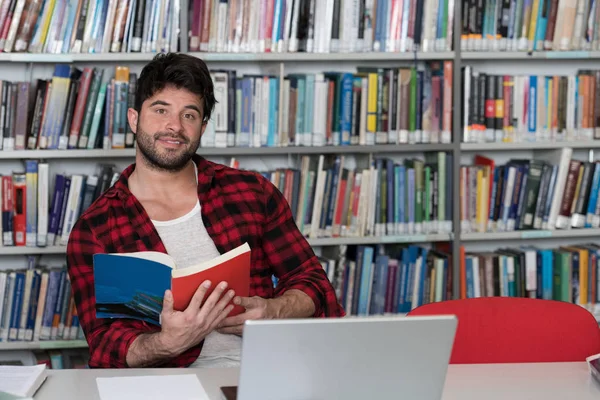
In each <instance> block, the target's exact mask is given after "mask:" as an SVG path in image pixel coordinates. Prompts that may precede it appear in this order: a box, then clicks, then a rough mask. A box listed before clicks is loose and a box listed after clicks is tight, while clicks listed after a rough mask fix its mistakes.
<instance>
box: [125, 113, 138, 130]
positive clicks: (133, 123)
mask: <svg viewBox="0 0 600 400" xmlns="http://www.w3.org/2000/svg"><path fill="white" fill-rule="evenodd" d="M138 118H139V114H138V112H137V111H136V110H134V109H133V108H128V109H127V121H128V122H129V127H130V128H131V132H133V133H134V134H136V133H137V125H138Z"/></svg>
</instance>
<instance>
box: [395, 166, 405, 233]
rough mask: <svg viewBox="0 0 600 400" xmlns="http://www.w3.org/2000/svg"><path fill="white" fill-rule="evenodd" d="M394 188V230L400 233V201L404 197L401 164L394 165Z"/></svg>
mask: <svg viewBox="0 0 600 400" xmlns="http://www.w3.org/2000/svg"><path fill="white" fill-rule="evenodd" d="M394 190H395V192H396V195H395V196H394V219H393V221H394V232H395V233H399V227H400V203H402V201H401V200H403V198H401V197H400V166H399V165H398V164H396V165H394Z"/></svg>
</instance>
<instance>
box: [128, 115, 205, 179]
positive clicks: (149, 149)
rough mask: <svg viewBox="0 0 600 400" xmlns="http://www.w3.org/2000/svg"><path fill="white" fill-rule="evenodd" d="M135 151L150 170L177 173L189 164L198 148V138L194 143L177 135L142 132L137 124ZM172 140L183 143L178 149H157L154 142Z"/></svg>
mask: <svg viewBox="0 0 600 400" xmlns="http://www.w3.org/2000/svg"><path fill="white" fill-rule="evenodd" d="M135 136H136V141H137V150H138V151H139V152H140V153H141V154H142V156H143V158H144V161H145V163H146V165H148V166H149V167H150V168H152V169H155V170H160V171H166V172H179V171H181V170H182V169H183V168H185V166H186V165H187V164H188V163H189V162H190V160H191V159H192V157H193V156H194V154H195V153H196V151H197V150H198V147H199V146H200V137H198V139H197V140H196V141H190V140H189V139H188V138H186V137H185V136H183V135H181V134H177V133H166V132H156V133H154V134H151V133H147V132H144V130H143V129H142V128H141V127H140V124H139V123H138V126H137V132H136V135H135ZM165 137H167V138H172V139H173V140H177V141H180V142H181V143H183V146H182V148H180V149H162V150H161V149H159V148H158V147H157V143H156V141H157V140H159V139H160V138H165Z"/></svg>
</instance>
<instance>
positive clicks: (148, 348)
mask: <svg viewBox="0 0 600 400" xmlns="http://www.w3.org/2000/svg"><path fill="white" fill-rule="evenodd" d="M175 356H176V354H174V352H173V351H172V350H171V349H169V348H168V346H166V345H165V344H164V342H163V341H162V336H161V334H160V332H157V333H144V334H141V335H140V336H138V337H137V338H136V339H135V340H134V341H133V343H131V345H130V346H129V350H128V351H127V365H128V366H129V367H130V368H142V367H150V366H152V365H155V364H159V363H161V362H164V361H167V360H169V359H170V358H173V357H175Z"/></svg>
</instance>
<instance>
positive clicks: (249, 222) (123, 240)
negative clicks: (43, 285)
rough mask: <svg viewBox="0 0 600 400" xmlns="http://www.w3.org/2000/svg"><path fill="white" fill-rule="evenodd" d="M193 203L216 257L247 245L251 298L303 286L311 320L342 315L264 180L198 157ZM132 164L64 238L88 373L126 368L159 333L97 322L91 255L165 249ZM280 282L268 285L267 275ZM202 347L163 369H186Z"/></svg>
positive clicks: (144, 326)
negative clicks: (133, 182)
mask: <svg viewBox="0 0 600 400" xmlns="http://www.w3.org/2000/svg"><path fill="white" fill-rule="evenodd" d="M194 161H195V162H196V164H197V166H198V198H199V200H200V204H201V206H202V207H201V209H202V219H203V221H204V224H205V226H206V230H207V231H208V233H209V235H210V236H211V238H212V240H213V241H214V243H215V245H216V247H217V249H218V250H219V252H221V254H222V253H225V252H227V251H229V250H231V249H233V248H235V247H237V246H239V245H241V244H243V243H244V242H247V243H248V244H249V245H250V248H251V249H252V270H251V279H250V296H260V297H263V298H273V297H277V296H280V295H281V294H283V293H284V292H285V291H286V290H289V289H300V290H302V291H303V292H304V293H306V294H308V295H309V296H310V298H311V299H312V300H313V301H314V303H315V307H316V311H315V314H314V316H315V317H341V316H344V315H345V313H344V310H343V309H342V308H341V306H340V305H339V304H338V302H337V299H336V296H335V292H334V290H333V288H332V286H331V284H330V282H329V280H328V279H327V276H326V274H325V273H324V271H323V268H322V267H321V264H320V263H319V262H318V260H317V258H316V256H315V254H314V253H313V251H312V249H311V247H310V245H309V244H308V242H307V241H306V240H305V238H304V237H303V236H302V234H301V233H300V231H299V230H298V229H297V227H296V225H295V222H294V220H293V218H292V214H291V211H290V208H289V206H288V203H287V202H286V201H285V199H284V197H283V195H282V194H281V192H280V191H279V190H277V188H275V187H274V186H273V185H272V184H271V182H269V181H268V180H267V179H265V178H264V177H263V176H262V175H260V174H257V173H254V172H250V171H241V170H235V169H232V168H228V167H226V166H223V165H220V164H215V163H211V162H209V161H207V160H205V159H203V158H202V157H200V156H195V157H194ZM134 168H135V164H133V165H131V166H129V167H128V168H127V169H126V170H125V171H123V173H122V174H121V177H120V178H119V180H118V181H117V182H116V183H115V185H114V186H113V187H111V188H110V189H108V190H107V191H106V192H105V193H104V194H103V195H102V196H101V197H100V198H99V199H98V200H97V201H96V202H94V204H92V206H91V207H90V208H89V209H88V210H86V211H85V212H84V213H83V214H82V216H81V217H80V218H79V220H78V221H77V223H76V224H75V226H74V227H73V230H72V232H71V234H70V237H69V243H68V247H67V264H68V271H69V276H70V278H71V285H72V288H73V295H74V297H75V303H76V305H77V313H78V316H79V319H80V323H81V327H82V329H83V331H84V333H85V337H86V339H87V342H88V344H89V352H90V361H89V365H90V367H92V368H125V367H127V363H126V355H127V351H128V348H129V346H130V344H131V343H132V342H133V340H134V339H135V338H136V337H137V336H138V335H140V334H142V333H146V332H156V331H158V330H159V329H160V328H159V327H157V326H154V325H151V324H148V323H146V322H142V321H138V320H132V319H102V318H96V312H95V304H96V299H95V295H94V277H93V255H94V254H96V253H129V252H135V251H147V250H153V251H160V252H163V253H166V252H167V251H166V249H165V247H164V245H163V243H162V241H161V239H160V237H159V235H158V233H157V231H156V230H155V228H154V225H153V224H152V222H151V221H150V218H149V217H148V214H146V212H145V210H144V209H143V207H142V205H141V204H140V203H139V201H138V200H137V199H136V198H135V196H133V195H132V193H131V192H130V191H129V188H128V185H127V181H128V178H129V176H130V175H131V173H132V172H133V170H134ZM272 275H275V276H276V277H277V278H278V279H279V282H278V284H277V287H276V288H274V287H273V283H272V279H271V276H272ZM202 344H203V343H200V344H199V345H198V346H195V347H193V348H191V349H189V350H188V351H186V352H185V353H183V354H181V355H179V356H178V357H176V358H174V359H171V360H169V361H168V362H166V363H164V364H162V365H160V366H162V367H184V366H189V365H190V364H192V363H193V362H194V361H195V360H196V358H197V357H198V355H199V354H200V351H201V348H202Z"/></svg>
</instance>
